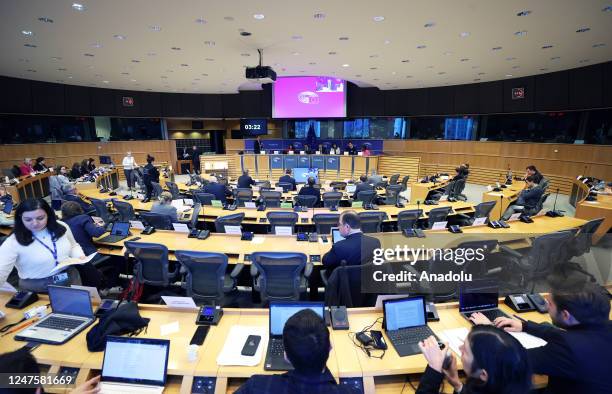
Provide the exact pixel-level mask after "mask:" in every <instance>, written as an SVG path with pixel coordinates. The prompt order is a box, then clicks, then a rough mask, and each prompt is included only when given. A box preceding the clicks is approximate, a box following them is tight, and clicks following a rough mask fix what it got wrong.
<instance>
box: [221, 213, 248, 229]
mask: <svg viewBox="0 0 612 394" xmlns="http://www.w3.org/2000/svg"><path fill="white" fill-rule="evenodd" d="M243 220H244V212H240V213H234V214H232V215H226V216H219V217H218V218H216V219H215V231H216V232H218V233H224V232H225V226H240V225H241V224H242V221H243Z"/></svg>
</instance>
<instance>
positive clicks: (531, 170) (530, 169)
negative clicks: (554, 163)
mask: <svg viewBox="0 0 612 394" xmlns="http://www.w3.org/2000/svg"><path fill="white" fill-rule="evenodd" d="M525 170H526V171H525V178H527V177H528V176H530V175H531V176H532V177H533V180H534V182H535V184H536V185H539V184H540V183H541V182H542V179H543V178H544V176H543V175H542V174H541V173H540V171H538V169H537V168H536V166H534V165H531V166H527V168H525Z"/></svg>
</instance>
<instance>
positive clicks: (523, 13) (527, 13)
mask: <svg viewBox="0 0 612 394" xmlns="http://www.w3.org/2000/svg"><path fill="white" fill-rule="evenodd" d="M529 14H531V11H529V10H523V11H521V12H518V13H517V14H516V16H527V15H529Z"/></svg>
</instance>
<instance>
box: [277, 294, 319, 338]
mask: <svg viewBox="0 0 612 394" xmlns="http://www.w3.org/2000/svg"><path fill="white" fill-rule="evenodd" d="M303 309H312V310H313V311H314V312H315V313H316V314H317V315H319V316H321V319H323V309H324V304H323V303H322V302H270V335H271V336H282V335H283V328H284V327H285V323H287V320H289V318H290V317H291V316H293V315H295V314H296V313H298V312H299V311H301V310H303Z"/></svg>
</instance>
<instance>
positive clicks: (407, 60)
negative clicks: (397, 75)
mask: <svg viewBox="0 0 612 394" xmlns="http://www.w3.org/2000/svg"><path fill="white" fill-rule="evenodd" d="M402 63H410V59H404V60H402Z"/></svg>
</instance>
